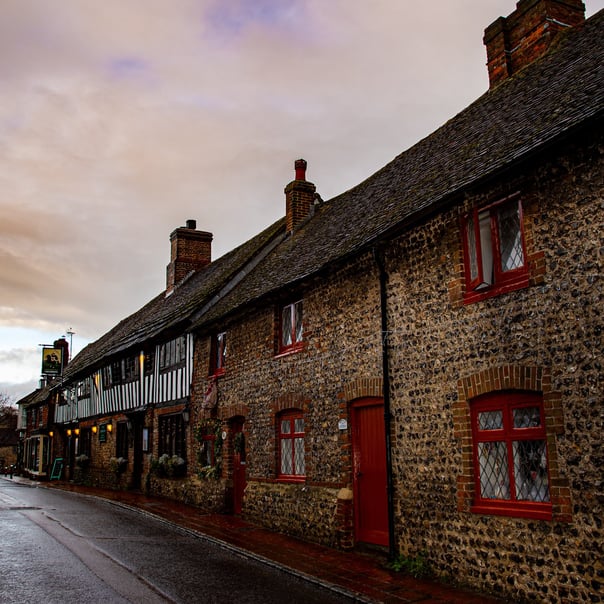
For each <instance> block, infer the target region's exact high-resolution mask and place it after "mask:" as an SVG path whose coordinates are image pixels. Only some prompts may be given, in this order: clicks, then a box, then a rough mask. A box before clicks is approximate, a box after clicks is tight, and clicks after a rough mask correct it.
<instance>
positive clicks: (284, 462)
mask: <svg viewBox="0 0 604 604" xmlns="http://www.w3.org/2000/svg"><path fill="white" fill-rule="evenodd" d="M277 421H278V434H279V439H278V441H279V474H280V477H281V478H286V479H292V480H296V479H299V478H302V477H304V475H305V474H306V466H305V462H304V418H303V416H302V413H301V412H300V411H289V412H287V413H283V414H281V415H280V416H279V417H278V418H277Z"/></svg>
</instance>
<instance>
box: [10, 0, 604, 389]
mask: <svg viewBox="0 0 604 604" xmlns="http://www.w3.org/2000/svg"><path fill="white" fill-rule="evenodd" d="M585 5H586V9H587V12H586V15H587V16H588V17H589V16H591V15H592V14H594V13H595V12H597V11H598V10H600V9H602V8H603V7H604V0H586V1H585ZM515 6H516V2H515V0H432V1H430V2H427V1H424V2H418V1H417V0H169V1H167V0H103V2H99V1H98V0H56V1H55V2H48V1H47V0H3V1H2V4H1V6H0V392H1V393H5V394H8V395H9V396H10V397H12V398H13V400H18V399H19V398H21V397H23V396H25V395H26V394H28V393H29V392H31V391H32V390H34V389H35V388H36V387H37V385H38V380H39V377H40V366H41V349H40V346H39V345H40V344H52V342H53V341H54V340H55V339H57V338H59V337H60V336H62V335H66V336H67V339H68V341H71V342H72V352H73V353H74V354H77V353H78V352H79V351H80V350H81V349H82V348H83V347H84V346H85V345H86V344H88V343H89V342H91V341H94V340H95V339H97V338H98V337H100V336H101V335H102V334H103V333H105V332H106V331H108V330H109V329H110V328H111V327H112V326H114V325H115V324H116V323H117V322H119V321H120V320H121V319H123V318H125V317H126V316H128V315H129V314H131V313H132V312H134V311H136V310H137V309H139V308H140V307H141V306H143V305H144V304H145V303H146V302H148V301H149V300H150V299H151V298H153V297H155V296H156V295H157V294H158V293H160V292H161V291H162V290H163V289H164V288H165V274H166V265H167V264H168V262H169V260H170V244H169V236H170V233H171V232H172V231H173V230H174V229H175V228H177V227H179V226H184V224H185V223H186V221H187V220H188V219H195V220H196V221H197V228H198V229H201V230H205V231H210V232H212V233H213V235H214V240H213V244H212V256H213V258H214V259H216V258H218V257H220V256H222V255H223V254H225V253H226V252H228V251H229V250H231V249H233V248H234V247H236V246H237V245H239V244H241V243H243V242H244V241H246V240H247V239H249V238H250V237H251V236H253V235H255V234H256V233H258V232H259V231H261V230H262V229H264V228H265V227H266V226H268V225H270V224H272V223H273V222H274V221H275V220H278V219H279V218H280V217H282V216H283V215H284V214H285V196H284V193H283V189H284V187H285V185H286V184H287V183H289V182H290V181H291V180H293V178H294V161H295V160H296V159H298V158H304V159H306V160H307V162H308V170H307V175H306V176H307V179H308V180H310V181H312V182H314V183H315V185H316V187H317V192H318V193H319V194H320V195H321V197H322V198H323V199H324V200H328V199H330V198H331V197H333V196H335V195H337V194H339V193H342V192H344V191H346V190H348V189H350V188H351V187H353V186H355V185H356V184H358V183H360V182H362V181H363V180H365V179H366V178H367V177H368V176H370V175H371V174H373V173H374V172H376V171H377V170H378V169H380V168H381V167H382V166H384V165H385V164H386V163H388V162H389V161H390V160H392V159H393V158H394V157H395V156H397V155H398V154H399V153H401V152H402V151H404V150H405V149H408V148H409V147H410V146H412V145H413V144H415V143H416V142H418V141H419V140H421V139H422V138H424V137H426V136H428V135H429V134H430V133H431V132H433V131H434V130H435V129H437V128H438V127H439V126H441V125H442V124H444V123H445V122H446V121H447V120H448V119H450V118H451V117H453V116H454V115H456V114H457V113H459V112H460V111H461V110H463V109H464V108H465V107H467V106H468V105H469V104H470V103H471V102H473V101H474V100H475V99H476V98H478V97H479V96H480V95H481V94H483V93H484V92H485V91H486V90H487V89H488V75H487V69H486V50H485V48H484V45H483V42H482V36H483V32H484V29H485V28H486V27H487V26H488V25H489V24H490V23H492V22H493V21H494V20H495V19H497V18H498V17H499V16H507V15H509V14H510V13H511V12H513V10H514V9H515ZM68 332H71V335H68Z"/></svg>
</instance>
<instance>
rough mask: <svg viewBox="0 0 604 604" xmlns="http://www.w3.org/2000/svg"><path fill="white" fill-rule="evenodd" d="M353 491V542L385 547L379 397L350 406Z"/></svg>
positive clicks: (385, 500)
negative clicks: (354, 537) (354, 536)
mask: <svg viewBox="0 0 604 604" xmlns="http://www.w3.org/2000/svg"><path fill="white" fill-rule="evenodd" d="M351 420H352V451H353V490H354V510H355V534H356V540H357V541H363V542H365V543H374V544H377V545H386V546H387V545H388V491H387V476H386V430H385V427H384V404H383V401H382V399H381V398H367V399H362V400H359V401H356V402H355V403H353V405H352V417H351Z"/></svg>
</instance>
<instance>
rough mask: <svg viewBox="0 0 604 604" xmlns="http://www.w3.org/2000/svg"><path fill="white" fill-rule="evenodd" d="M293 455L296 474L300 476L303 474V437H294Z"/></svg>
mask: <svg viewBox="0 0 604 604" xmlns="http://www.w3.org/2000/svg"><path fill="white" fill-rule="evenodd" d="M294 457H295V459H296V474H297V475H298V476H302V475H304V474H305V471H306V470H305V467H304V439H303V438H295V439H294Z"/></svg>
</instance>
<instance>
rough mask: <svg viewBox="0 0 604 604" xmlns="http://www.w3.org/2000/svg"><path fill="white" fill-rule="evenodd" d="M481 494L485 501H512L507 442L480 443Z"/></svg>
mask: <svg viewBox="0 0 604 604" xmlns="http://www.w3.org/2000/svg"><path fill="white" fill-rule="evenodd" d="M478 461H479V464H480V492H481V493H480V494H481V496H482V497H483V498H484V499H510V482H509V475H508V458H507V447H506V444H505V442H489V443H480V445H479V448H478Z"/></svg>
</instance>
